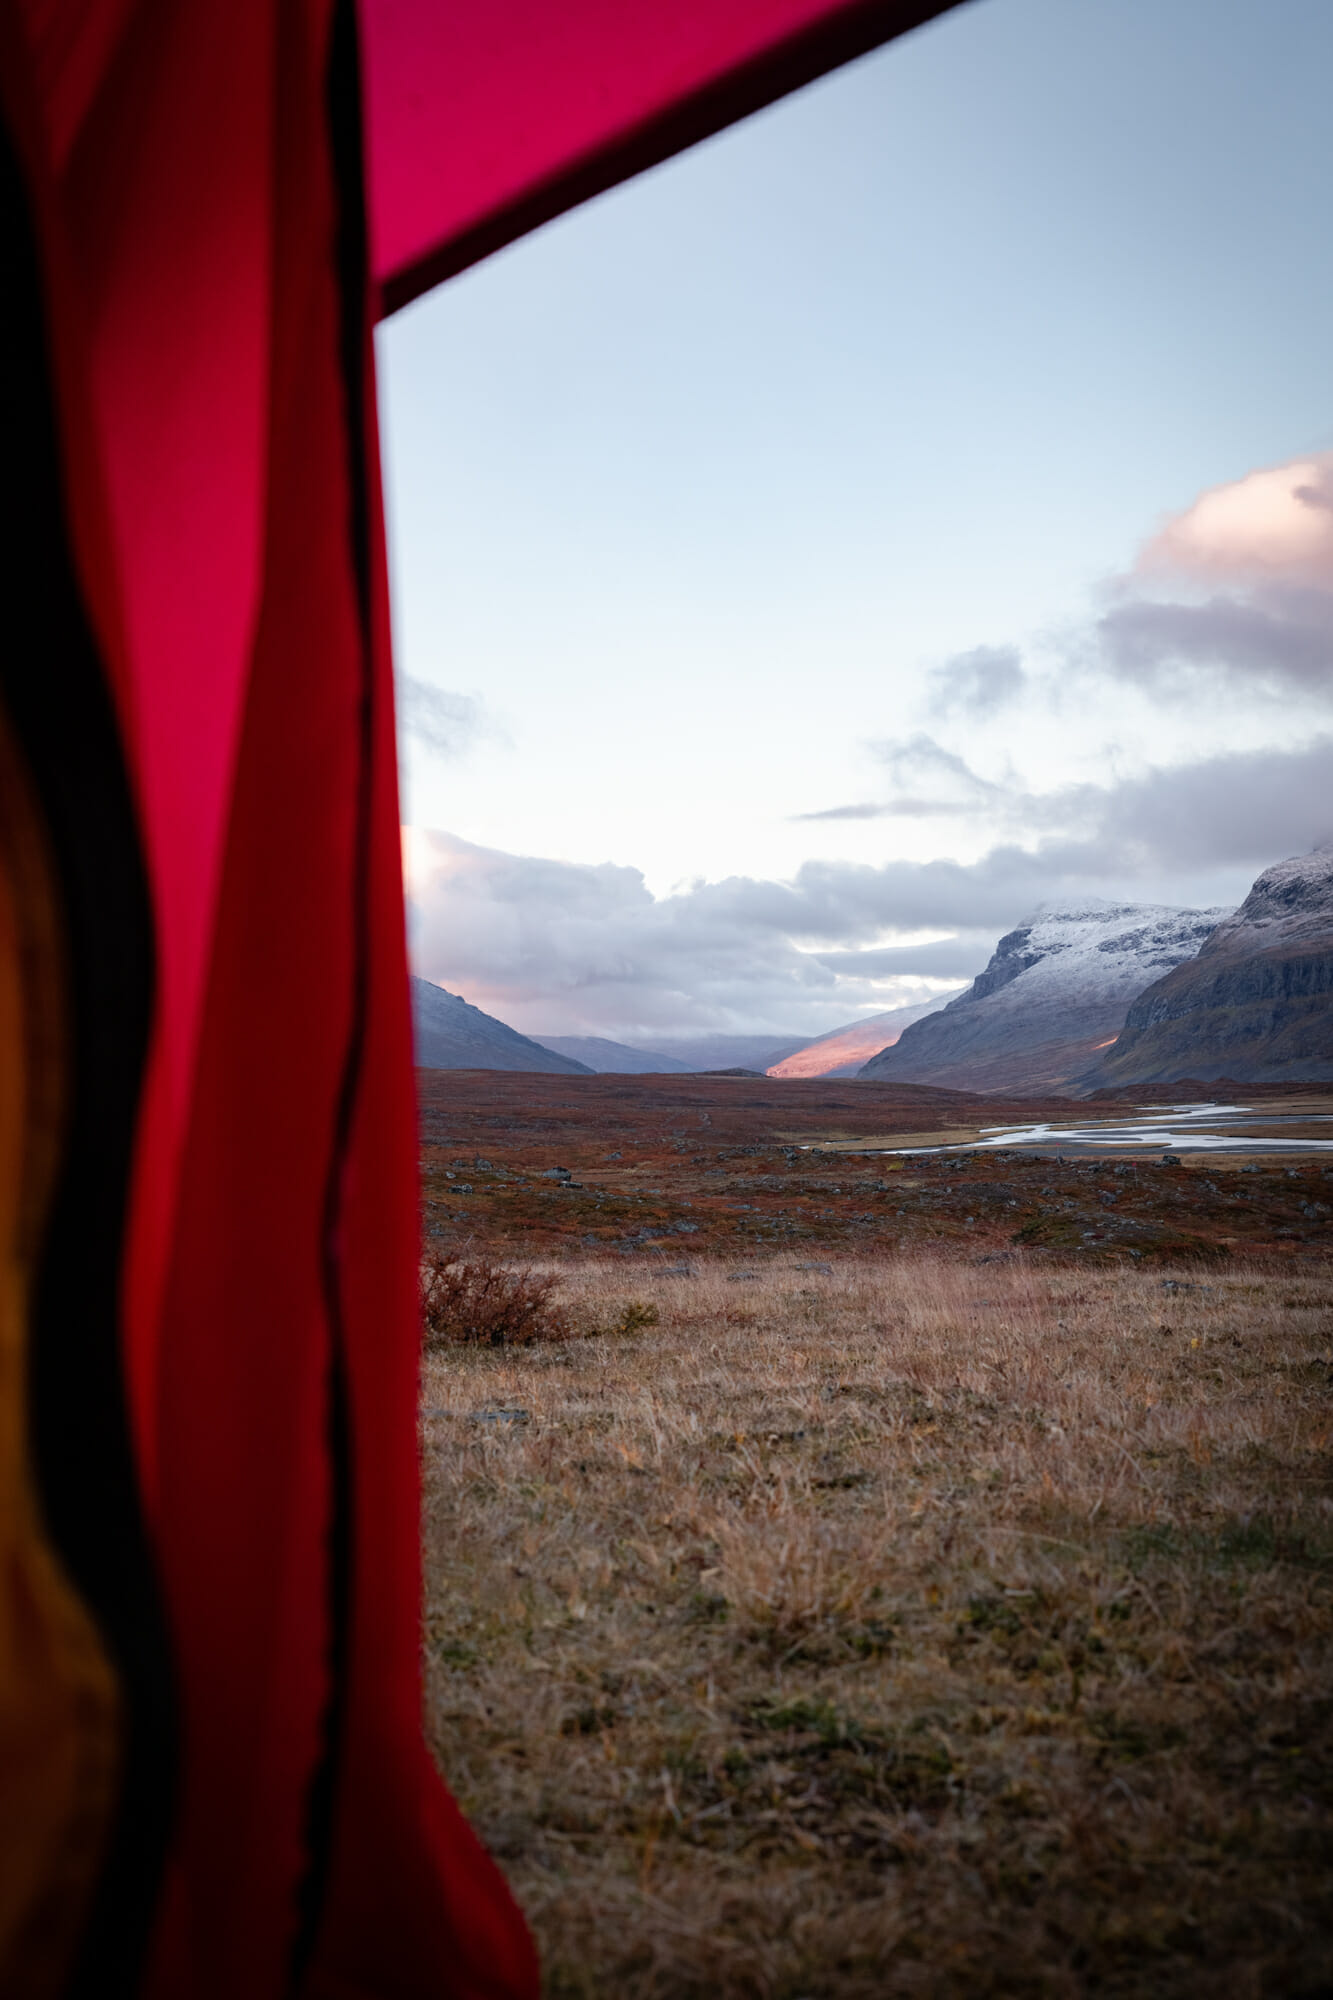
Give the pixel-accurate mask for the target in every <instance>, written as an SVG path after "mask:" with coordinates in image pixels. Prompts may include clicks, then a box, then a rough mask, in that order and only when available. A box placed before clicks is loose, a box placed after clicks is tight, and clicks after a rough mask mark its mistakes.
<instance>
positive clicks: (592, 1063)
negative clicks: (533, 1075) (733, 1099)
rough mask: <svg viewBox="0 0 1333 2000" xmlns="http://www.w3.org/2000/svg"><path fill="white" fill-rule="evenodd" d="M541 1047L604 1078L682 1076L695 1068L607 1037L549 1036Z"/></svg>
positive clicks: (652, 1051)
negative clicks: (580, 1064)
mask: <svg viewBox="0 0 1333 2000" xmlns="http://www.w3.org/2000/svg"><path fill="white" fill-rule="evenodd" d="M541 1046H542V1047H543V1048H544V1049H555V1050H556V1052H557V1053H558V1054H559V1055H562V1056H572V1057H573V1058H574V1060H575V1062H579V1063H582V1064H583V1065H584V1067H585V1068H586V1069H591V1070H596V1071H597V1072H598V1073H599V1074H600V1075H602V1076H672V1075H674V1076H680V1075H682V1074H687V1073H688V1072H689V1070H690V1067H691V1065H690V1064H689V1063H687V1062H681V1061H680V1060H679V1058H678V1057H676V1056H664V1055H662V1054H661V1053H660V1051H659V1050H657V1049H633V1048H631V1047H630V1046H629V1044H628V1043H627V1042H612V1041H608V1040H607V1038H606V1036H605V1035H546V1036H545V1037H544V1038H543V1040H542V1044H541Z"/></svg>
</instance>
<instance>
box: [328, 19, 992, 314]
mask: <svg viewBox="0 0 1333 2000" xmlns="http://www.w3.org/2000/svg"><path fill="white" fill-rule="evenodd" d="M954 4H956V0H834V3H833V4H830V0H654V4H647V5H645V4H643V0H631V4H626V0H562V4H559V5H554V6H553V5H551V4H549V0H490V4H488V5H481V6H458V5H452V6H451V5H440V4H438V0H435V4H432V0H362V9H361V11H362V18H363V21H364V24H365V25H364V32H365V69H366V126H367V135H368V142H369V143H368V151H367V163H368V173H369V204H370V234H371V260H372V268H373V271H374V275H375V278H376V281H377V282H378V284H379V285H380V287H381V292H382V297H383V301H384V305H385V308H386V309H387V310H388V311H390V312H392V311H394V310H396V309H397V307H399V306H402V305H405V304H406V303H407V302H408V300H409V299H413V298H415V297H416V296H417V295H418V294H419V293H420V292H423V291H425V290H426V289H427V288H428V287H429V286H431V285H434V284H438V283H439V281H440V280H441V279H442V278H447V277H451V276H452V275H453V273H454V272H456V271H460V270H462V269H464V267H465V266H466V265H468V264H471V263H475V262H476V260H477V258H479V257H484V256H487V255H488V254H489V253H490V252H491V251H492V250H497V249H499V248H500V247H501V246H502V245H503V244H505V243H508V242H511V241H512V240H513V238H514V237H515V236H519V235H522V233H523V231H524V230H527V229H532V228H534V227H535V226H536V225H537V224H538V223H540V222H546V221H549V220H550V218H551V217H552V216H554V215H558V214H560V213H561V211H562V210H563V209H566V208H569V207H572V205H573V204H574V203H575V202H577V201H584V200H586V199H587V198H588V196H589V195H594V194H598V193H600V192H601V191H602V189H604V188H608V187H612V186H614V184H615V183H616V182H617V181H621V180H624V179H625V178H626V177H627V175H629V174H632V173H638V172H640V171H641V170H642V169H643V168H644V167H650V166H653V165H655V164H656V163H657V161H659V160H664V159H666V158H667V157H668V155H669V154H671V153H675V152H679V151H680V149H681V148H682V147H683V146H688V145H692V144H693V143H694V142H695V141H696V140H698V139H703V138H706V137H707V136H708V134H709V133H711V132H716V131H717V130H718V129H719V128H720V127H721V126H723V125H729V124H731V123H732V122H733V120H735V119H737V118H742V117H744V116H745V114H746V113H747V112H750V111H755V110H758V109H759V107H760V106H761V105H764V104H768V103H770V102H771V101H772V100H773V99H774V98H775V97H780V96H781V95H782V94H783V92H784V91H789V90H793V89H795V88H796V87H797V85H799V84H802V83H808V82H809V80H810V79H811V77H815V76H818V75H820V74H821V73H822V72H823V71H824V70H828V69H832V68H833V67H834V66H835V64H837V63H843V62H847V61H849V60H850V58H851V57H853V56H857V55H863V54H864V53H865V51H866V50H867V49H872V48H876V47H877V46H878V45H879V44H880V43H881V42H886V41H888V40H889V39H890V38H891V37H892V36H894V35H900V34H902V33H903V32H904V31H905V30H906V29H908V28H913V27H917V26H919V25H920V23H921V22H923V21H928V20H930V19H931V18H932V17H933V16H934V15H936V14H942V13H945V12H947V10H948V8H949V7H950V6H952V5H954Z"/></svg>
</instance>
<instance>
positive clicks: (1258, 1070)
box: [1084, 843, 1333, 1089]
mask: <svg viewBox="0 0 1333 2000" xmlns="http://www.w3.org/2000/svg"><path fill="white" fill-rule="evenodd" d="M1187 1076H1188V1077H1199V1078H1201V1079H1203V1080H1204V1081H1207V1080H1208V1079H1210V1078H1218V1077H1233V1078H1235V1080H1236V1081H1237V1082H1238V1083H1267V1082H1282V1081H1286V1080H1292V1081H1299V1080H1301V1079H1304V1078H1309V1079H1310V1080H1311V1081H1316V1080H1322V1081H1327V1080H1328V1079H1330V1078H1333V843H1331V844H1329V845H1327V846H1323V847H1319V848H1316V849H1315V851H1314V852H1313V853H1312V854H1303V855H1299V856H1297V857H1296V858H1294V859H1293V860H1290V861H1279V862H1277V863H1275V864H1274V866H1273V867H1272V868H1265V870H1264V872H1263V874H1262V875H1261V876H1260V877H1259V879H1258V880H1257V881H1256V883H1255V885H1254V887H1253V888H1252V889H1251V890H1250V893H1249V895H1248V896H1247V897H1246V898H1245V901H1244V902H1243V903H1242V904H1241V906H1240V908H1239V909H1238V910H1237V911H1236V912H1235V914H1234V916H1231V917H1229V918H1228V919H1227V920H1226V921H1225V922H1224V923H1220V924H1219V925H1218V926H1217V928H1216V930H1215V931H1214V932H1213V934H1212V936H1211V937H1210V938H1209V939H1208V941H1207V943H1206V944H1205V945H1204V946H1203V948H1202V950H1201V951H1200V952H1199V953H1198V956H1197V957H1196V958H1194V959H1193V960H1191V961H1190V962H1189V963H1188V964H1183V965H1179V966H1177V967H1176V968H1175V970H1174V971H1172V972H1169V973H1167V974H1166V975H1165V977H1163V978H1161V979H1158V980H1155V981H1154V983H1153V984H1152V985H1151V986H1149V987H1148V989H1147V990H1146V992H1143V993H1140V994H1139V995H1138V997H1137V998H1136V999H1135V1001H1134V1003H1133V1005H1132V1006H1131V1007H1130V1009H1129V1012H1128V1015H1127V1017H1126V1020H1125V1026H1124V1030H1123V1032H1122V1033H1121V1035H1120V1037H1119V1039H1118V1040H1117V1041H1116V1043H1115V1046H1114V1047H1113V1048H1110V1049H1108V1050H1107V1051H1106V1054H1105V1056H1104V1057H1103V1058H1102V1060H1101V1061H1100V1062H1099V1063H1097V1064H1096V1065H1095V1067H1094V1068H1093V1069H1092V1070H1090V1071H1089V1073H1088V1075H1087V1076H1086V1078H1085V1079H1084V1081H1085V1083H1086V1084H1087V1086H1088V1087H1090V1088H1094V1089H1095V1088H1099V1087H1101V1088H1108V1087H1117V1086H1120V1085H1127V1084H1138V1083H1164V1082H1168V1081H1169V1080H1170V1079H1171V1078H1173V1077H1187Z"/></svg>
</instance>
